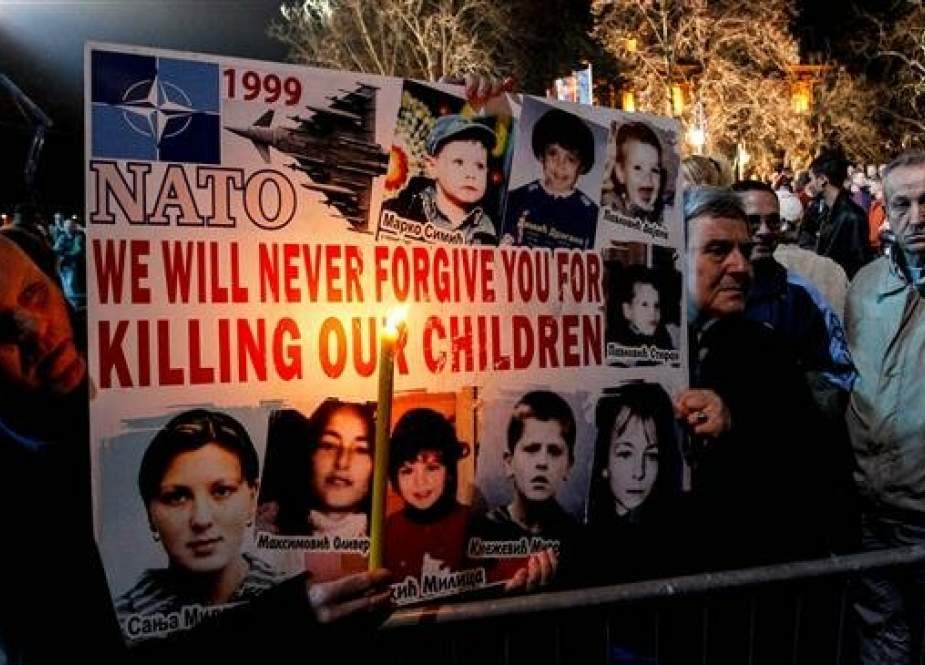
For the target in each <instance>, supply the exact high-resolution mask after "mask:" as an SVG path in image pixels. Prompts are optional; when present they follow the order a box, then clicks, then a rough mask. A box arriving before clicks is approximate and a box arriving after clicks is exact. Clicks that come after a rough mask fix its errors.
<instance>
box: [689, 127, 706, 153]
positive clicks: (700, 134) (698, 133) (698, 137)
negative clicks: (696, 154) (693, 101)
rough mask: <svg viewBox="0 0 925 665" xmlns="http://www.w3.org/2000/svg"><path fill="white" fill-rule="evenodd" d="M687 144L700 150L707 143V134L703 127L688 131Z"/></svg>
mask: <svg viewBox="0 0 925 665" xmlns="http://www.w3.org/2000/svg"><path fill="white" fill-rule="evenodd" d="M687 142H688V143H690V144H691V145H692V146H694V147H695V148H697V149H698V150H699V149H700V148H702V147H703V146H704V144H705V143H706V142H707V133H706V132H705V131H703V128H702V127H691V128H690V129H689V130H687Z"/></svg>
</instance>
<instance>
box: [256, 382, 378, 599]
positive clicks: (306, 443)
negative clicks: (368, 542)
mask: <svg viewBox="0 0 925 665" xmlns="http://www.w3.org/2000/svg"><path fill="white" fill-rule="evenodd" d="M374 432H375V428H374V426H373V412H372V408H371V407H370V406H369V405H368V404H361V403H358V402H344V401H341V400H339V399H333V398H331V399H327V400H325V401H324V402H322V403H321V405H320V406H319V407H318V408H316V409H315V411H314V412H313V413H312V414H311V416H309V417H308V418H306V417H305V416H304V415H303V414H302V413H301V412H299V411H296V410H295V409H281V410H278V411H274V412H273V413H271V414H270V422H269V428H268V431H267V460H266V468H265V471H264V476H263V485H262V489H261V492H260V503H259V507H258V512H257V531H258V532H265V533H270V534H275V535H278V536H318V537H322V536H327V537H328V538H329V540H328V544H329V545H333V541H334V539H335V538H336V539H339V540H340V541H350V542H353V543H355V544H356V547H352V546H351V547H344V548H336V547H330V546H329V547H320V546H318V547H315V545H311V546H306V549H305V551H304V556H302V555H301V554H300V553H297V552H288V555H298V558H299V560H298V561H294V560H293V556H286V557H283V556H281V555H279V553H277V556H280V558H279V559H278V560H276V561H277V565H278V566H280V567H281V568H284V569H286V570H289V569H290V568H293V569H295V570H298V569H304V570H307V571H308V572H309V573H311V575H312V576H313V579H315V580H316V581H327V580H331V579H336V578H338V577H341V576H343V575H346V574H348V573H353V572H357V571H360V570H363V569H364V568H365V566H366V556H367V552H366V550H365V548H364V547H362V546H361V543H362V542H363V539H366V538H368V536H369V513H370V499H371V497H370V491H371V490H370V488H371V482H372V475H373V443H374V438H375V435H374ZM258 545H259V539H258ZM335 550H336V551H335Z"/></svg>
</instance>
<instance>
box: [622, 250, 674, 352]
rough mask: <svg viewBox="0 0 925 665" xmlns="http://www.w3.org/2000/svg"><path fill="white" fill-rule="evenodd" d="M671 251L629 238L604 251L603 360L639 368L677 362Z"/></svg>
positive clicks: (672, 251) (672, 252)
mask: <svg viewBox="0 0 925 665" xmlns="http://www.w3.org/2000/svg"><path fill="white" fill-rule="evenodd" d="M674 253H675V250H674V249H673V248H670V247H661V246H659V245H650V244H647V243H631V242H625V243H614V244H613V245H612V246H611V247H608V248H607V249H606V250H604V270H605V278H604V284H605V296H606V301H607V304H606V307H605V310H606V315H607V319H606V320H607V326H606V329H605V335H604V337H605V342H606V349H607V353H606V357H607V362H608V363H609V364H612V365H617V366H621V367H643V366H651V365H660V364H663V363H669V364H677V363H678V362H680V355H679V354H678V353H677V351H678V350H679V349H680V341H681V340H680V323H681V320H680V297H681V294H680V279H681V277H680V273H679V272H677V270H676V269H675V268H674V265H673V261H671V260H670V259H671V257H672V256H673V254H674ZM665 254H668V257H667V258H668V259H669V260H668V261H666V256H665ZM663 352H674V353H663Z"/></svg>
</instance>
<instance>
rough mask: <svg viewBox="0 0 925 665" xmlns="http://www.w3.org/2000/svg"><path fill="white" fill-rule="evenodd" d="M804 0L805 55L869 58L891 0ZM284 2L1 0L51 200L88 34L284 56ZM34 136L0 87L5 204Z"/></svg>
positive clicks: (2, 53) (18, 192) (61, 175)
mask: <svg viewBox="0 0 925 665" xmlns="http://www.w3.org/2000/svg"><path fill="white" fill-rule="evenodd" d="M371 1H374V0H371ZM536 1H537V2H543V1H544V0H536ZM574 1H575V2H576V3H582V2H584V3H585V4H587V0H574ZM799 4H800V16H799V18H798V19H797V21H795V23H794V28H795V32H796V34H797V35H798V36H799V38H800V43H801V48H802V51H803V55H804V59H807V60H812V59H814V58H819V57H825V56H831V57H834V58H835V59H836V60H844V61H845V62H846V64H850V65H852V66H853V67H855V68H857V67H863V65H864V63H858V62H850V61H851V54H850V53H849V52H848V51H847V50H846V49H845V48H844V42H845V41H846V38H847V37H850V35H851V34H852V32H853V31H855V30H864V29H865V23H864V18H863V16H862V15H860V13H859V11H858V10H864V11H870V12H874V13H879V14H882V13H883V12H884V11H886V8H885V7H884V6H885V5H889V4H890V3H889V2H885V1H884V0H851V1H850V2H841V3H830V2H823V1H820V0H802V1H801V2H800V3H799ZM279 5H280V0H121V1H119V0H56V1H44V0H26V1H22V2H18V1H16V2H13V1H9V0H0V72H3V73H5V74H6V75H7V76H9V77H10V78H11V79H12V80H13V81H14V83H15V84H16V85H17V86H19V88H20V89H21V90H22V91H23V92H24V93H25V94H26V95H28V96H29V97H30V98H31V99H32V100H33V101H34V102H35V103H36V104H38V106H39V107H40V108H42V109H43V110H44V111H45V112H46V113H47V114H48V115H49V116H51V118H52V119H53V120H54V122H55V126H54V128H53V129H52V130H51V132H50V133H49V135H48V138H47V140H46V145H45V149H44V151H43V153H42V159H41V162H40V165H39V171H38V181H37V182H38V193H39V197H40V202H41V204H42V205H43V207H45V208H46V210H48V211H51V210H56V209H62V210H64V211H65V212H68V213H73V212H78V213H81V214H82V209H83V188H84V183H83V171H84V168H83V161H82V160H83V48H84V42H86V41H90V40H94V41H106V42H115V43H121V44H135V45H141V46H153V47H158V48H168V49H177V50H184V51H197V52H201V53H215V54H220V55H229V56H237V57H243V58H256V59H261V60H273V61H282V60H284V59H285V57H286V49H285V47H284V46H283V45H282V44H280V43H279V42H276V41H275V40H272V39H270V38H269V37H268V36H267V34H266V30H267V26H268V25H269V23H270V21H271V20H272V19H273V18H274V17H277V16H279ZM833 5H837V6H838V8H837V9H833ZM840 49H842V50H841V51H840ZM29 137H30V133H29V130H28V128H27V127H26V125H25V123H24V121H23V119H22V117H21V116H20V114H19V113H18V112H17V111H16V109H15V107H13V106H12V104H11V103H10V100H9V96H8V95H7V94H6V93H5V92H2V91H0V165H2V166H0V211H9V210H10V209H11V207H12V206H13V205H14V204H15V203H16V202H17V201H19V200H21V199H22V198H23V196H24V187H23V185H22V168H23V163H24V160H25V156H26V151H27V147H28V142H29Z"/></svg>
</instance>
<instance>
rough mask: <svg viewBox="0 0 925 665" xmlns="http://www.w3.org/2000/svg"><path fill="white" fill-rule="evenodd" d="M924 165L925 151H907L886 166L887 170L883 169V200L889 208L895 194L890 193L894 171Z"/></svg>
mask: <svg viewBox="0 0 925 665" xmlns="http://www.w3.org/2000/svg"><path fill="white" fill-rule="evenodd" d="M922 165H925V150H918V149H916V150H906V151H905V152H903V153H900V155H899V156H898V157H896V158H895V159H894V160H893V161H892V162H890V163H889V164H887V165H886V168H884V169H883V175H882V176H881V183H882V184H883V200H884V202H885V203H886V204H887V205H888V206H889V203H890V197H891V196H892V194H893V193H892V191H890V176H891V175H892V174H893V171H895V170H896V169H900V168H903V167H906V166H922Z"/></svg>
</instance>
